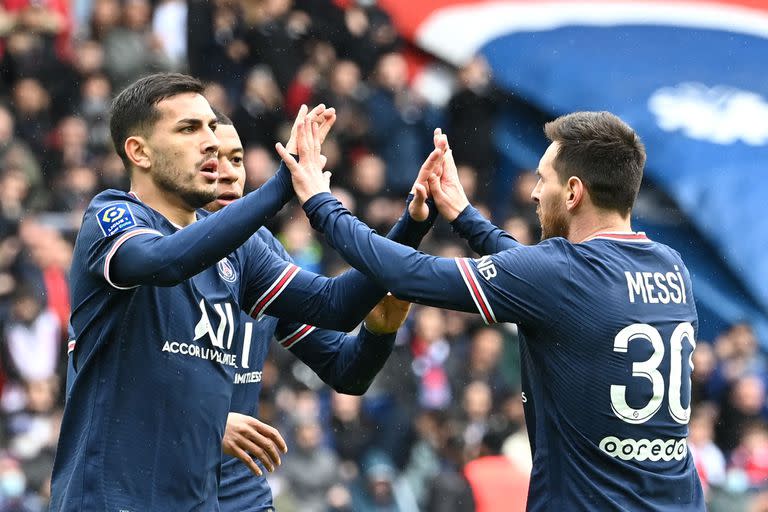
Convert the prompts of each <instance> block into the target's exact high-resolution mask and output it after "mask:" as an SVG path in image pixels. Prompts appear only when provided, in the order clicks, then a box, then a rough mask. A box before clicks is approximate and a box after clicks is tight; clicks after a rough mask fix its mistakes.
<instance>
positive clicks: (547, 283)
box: [279, 112, 705, 512]
mask: <svg viewBox="0 0 768 512" xmlns="http://www.w3.org/2000/svg"><path fill="white" fill-rule="evenodd" d="M545 133H546V135H547V137H548V138H549V140H550V141H551V144H550V145H549V147H548V148H547V150H546V152H545V153H544V155H543V156H542V158H541V160H540V162H539V167H538V169H537V174H538V177H539V181H538V183H537V185H536V187H535V188H534V190H533V192H532V194H531V197H532V198H533V199H534V200H535V201H536V203H537V210H538V214H539V218H540V220H541V224H542V232H543V236H544V240H543V241H542V242H540V243H538V244H537V245H535V246H530V247H529V246H522V245H520V244H518V243H517V242H516V241H515V240H513V239H512V238H511V237H509V236H508V235H506V234H505V233H503V232H502V231H501V230H499V229H498V228H496V227H495V226H493V225H492V224H490V223H489V222H488V221H486V220H485V219H483V218H482V217H481V216H480V215H479V213H478V212H477V210H475V209H474V208H472V207H471V206H470V205H469V203H468V201H467V198H466V196H465V195H464V193H463V191H462V190H461V186H460V184H459V181H458V176H457V173H456V169H455V165H454V164H453V160H452V156H451V152H450V150H449V148H448V145H447V139H445V137H444V136H443V135H441V134H440V133H436V146H437V147H436V149H435V150H434V151H433V152H432V154H431V155H430V158H438V159H439V158H442V159H444V168H443V171H442V173H436V174H434V175H432V176H430V178H429V180H428V182H429V190H430V193H431V194H432V197H433V198H434V200H435V202H436V204H437V206H438V209H439V210H440V213H441V214H442V215H443V216H444V217H445V218H446V219H447V220H449V221H451V222H452V224H453V227H454V229H455V230H456V232H458V233H459V234H460V235H461V236H462V237H464V238H466V239H467V241H468V242H469V244H470V246H471V247H472V248H473V249H474V250H475V251H476V252H478V253H479V254H481V255H483V256H482V257H481V258H480V259H477V260H472V259H467V258H456V259H446V258H436V257H432V256H428V255H425V254H421V253H418V252H416V251H414V250H413V249H410V248H407V247H404V246H402V245H398V244H396V243H393V242H392V241H390V240H386V239H384V238H382V237H379V236H377V235H376V234H375V233H374V232H372V231H371V230H370V229H369V228H368V227H367V226H365V224H363V223H362V222H360V221H359V220H357V219H356V218H355V217H353V216H352V215H351V214H350V213H349V212H348V211H347V210H345V209H344V207H343V206H342V205H341V204H340V203H339V202H338V201H337V200H336V199H335V198H334V197H333V196H331V195H330V194H329V193H328V188H327V186H326V185H324V183H323V182H322V180H321V175H320V173H319V171H318V169H317V168H313V167H312V163H311V162H308V161H302V162H301V163H297V162H296V161H295V160H294V159H293V158H292V157H291V156H290V155H289V154H287V153H286V152H285V150H284V149H282V148H279V151H280V153H281V157H282V158H283V160H284V161H285V162H286V163H287V164H288V166H289V168H290V169H291V173H292V176H293V182H294V189H295V190H296V194H297V196H298V197H299V200H300V201H301V202H302V204H303V207H304V209H305V211H306V213H307V215H308V216H309V218H310V221H311V223H312V225H313V226H314V227H315V228H316V229H318V230H320V231H322V232H323V233H325V236H326V239H327V240H328V241H329V243H330V244H331V245H332V246H333V247H335V248H337V250H338V251H339V253H340V254H341V255H342V256H343V257H344V258H345V259H346V260H347V261H348V262H349V263H350V264H351V265H352V266H354V267H355V268H358V269H359V270H361V271H363V272H365V273H367V274H368V275H370V276H371V277H372V278H374V279H376V280H377V281H378V282H379V284H381V285H382V286H386V287H388V289H389V290H390V291H391V292H392V293H393V294H394V295H395V296H397V297H399V298H401V299H404V300H410V301H412V302H417V303H422V304H428V305H430V306H437V307H443V308H448V309H455V310H460V311H477V312H479V313H480V315H481V316H482V318H483V320H484V321H485V322H487V323H494V322H514V323H516V324H517V325H518V328H519V333H520V344H521V359H522V368H523V375H522V378H523V383H522V384H523V396H522V399H523V402H524V405H525V416H526V423H527V427H528V435H529V438H530V443H531V451H532V454H533V470H532V474H531V481H530V486H529V492H528V503H527V508H528V510H534V511H539V510H550V511H561V510H569V511H571V510H584V511H592V510H601V511H604V510H654V511H665V512H669V511H683V510H685V511H691V510H704V509H705V506H704V499H703V495H702V489H701V484H700V482H699V479H698V476H697V473H696V470H695V468H694V464H693V461H692V458H691V455H690V454H689V453H688V450H687V444H686V436H687V435H688V420H689V418H690V412H691V409H690V376H691V371H692V365H691V355H692V352H693V349H694V348H695V346H696V341H695V340H696V330H697V323H698V319H697V313H696V307H695V305H694V300H693V294H692V292H691V281H690V277H689V274H688V271H687V269H686V267H685V265H684V264H683V261H682V260H681V258H680V255H679V254H678V253H677V252H676V251H674V250H673V249H670V248H669V247H667V246H665V245H663V244H660V243H658V242H654V241H652V240H650V239H649V238H648V237H646V235H645V234H644V233H636V232H633V231H632V228H631V221H630V216H631V211H632V206H633V204H634V201H635V198H636V196H637V193H638V190H639V188H640V182H641V179H642V171H643V166H644V163H645V148H644V147H643V144H642V143H641V141H640V139H639V137H638V136H637V134H636V133H635V132H634V131H633V130H632V128H630V127H629V126H628V125H626V124H625V123H624V122H623V121H621V120H620V119H619V118H617V117H616V116H614V115H612V114H610V113H607V112H578V113H574V114H570V115H567V116H563V117H560V118H558V119H556V120H555V121H552V122H551V123H548V124H547V125H546V126H545ZM300 156H301V153H300Z"/></svg>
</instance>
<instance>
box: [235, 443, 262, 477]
mask: <svg viewBox="0 0 768 512" xmlns="http://www.w3.org/2000/svg"><path fill="white" fill-rule="evenodd" d="M233 453H234V456H235V457H237V458H238V459H240V460H241V461H243V463H244V464H245V465H246V466H248V469H250V470H251V472H252V473H253V474H254V475H256V476H262V475H263V474H264V473H263V472H262V471H261V468H260V467H259V465H258V464H256V461H254V460H253V459H252V458H251V456H250V455H248V453H247V452H245V451H244V450H243V449H242V448H240V447H237V446H235V447H233Z"/></svg>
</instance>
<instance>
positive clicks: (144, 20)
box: [104, 0, 172, 91]
mask: <svg viewBox="0 0 768 512" xmlns="http://www.w3.org/2000/svg"><path fill="white" fill-rule="evenodd" d="M151 15H152V10H151V5H150V3H149V0H125V2H124V3H123V6H122V15H121V18H122V22H121V24H120V25H118V26H116V27H114V28H112V29H111V30H109V32H108V33H107V34H106V35H105V37H104V57H105V59H104V60H105V64H106V71H107V74H108V75H109V77H110V79H111V80H112V83H113V84H114V86H115V89H116V90H118V91H120V90H122V89H123V88H125V86H127V85H128V84H130V83H131V82H133V81H135V80H136V79H137V78H139V77H141V76H144V75H146V74H147V73H151V72H153V71H169V70H171V69H172V65H171V62H170V60H169V59H168V56H167V55H166V54H165V52H164V51H163V43H162V41H161V40H160V39H159V38H158V37H157V36H156V35H155V34H154V33H153V32H152V27H151V25H150V23H151Z"/></svg>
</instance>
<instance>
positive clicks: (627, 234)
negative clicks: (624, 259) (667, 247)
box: [584, 231, 651, 243]
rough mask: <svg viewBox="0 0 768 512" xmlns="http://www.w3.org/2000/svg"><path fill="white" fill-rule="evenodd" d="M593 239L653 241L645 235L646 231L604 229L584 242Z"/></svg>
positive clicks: (636, 241) (634, 241) (635, 241)
mask: <svg viewBox="0 0 768 512" xmlns="http://www.w3.org/2000/svg"><path fill="white" fill-rule="evenodd" d="M591 240H613V241H616V242H633V243H647V242H650V241H651V239H650V238H648V237H647V236H645V233H644V232H642V231H638V232H634V231H603V232H600V233H595V234H594V235H592V236H591V237H589V238H587V239H586V240H584V242H589V241H591Z"/></svg>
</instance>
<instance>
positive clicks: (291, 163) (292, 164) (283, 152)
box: [275, 142, 299, 172]
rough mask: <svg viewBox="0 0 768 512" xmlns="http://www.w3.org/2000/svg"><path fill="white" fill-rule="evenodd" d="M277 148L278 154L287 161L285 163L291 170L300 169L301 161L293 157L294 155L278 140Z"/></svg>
mask: <svg viewBox="0 0 768 512" xmlns="http://www.w3.org/2000/svg"><path fill="white" fill-rule="evenodd" d="M275 149H276V150H277V154H278V155H280V158H282V159H283V162H285V165H286V166H287V167H288V169H289V170H290V171H291V172H294V171H298V170H299V163H298V162H297V161H296V159H295V158H293V155H292V154H291V153H290V151H288V150H287V149H286V148H285V146H283V145H282V144H281V143H279V142H278V143H277V144H275Z"/></svg>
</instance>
